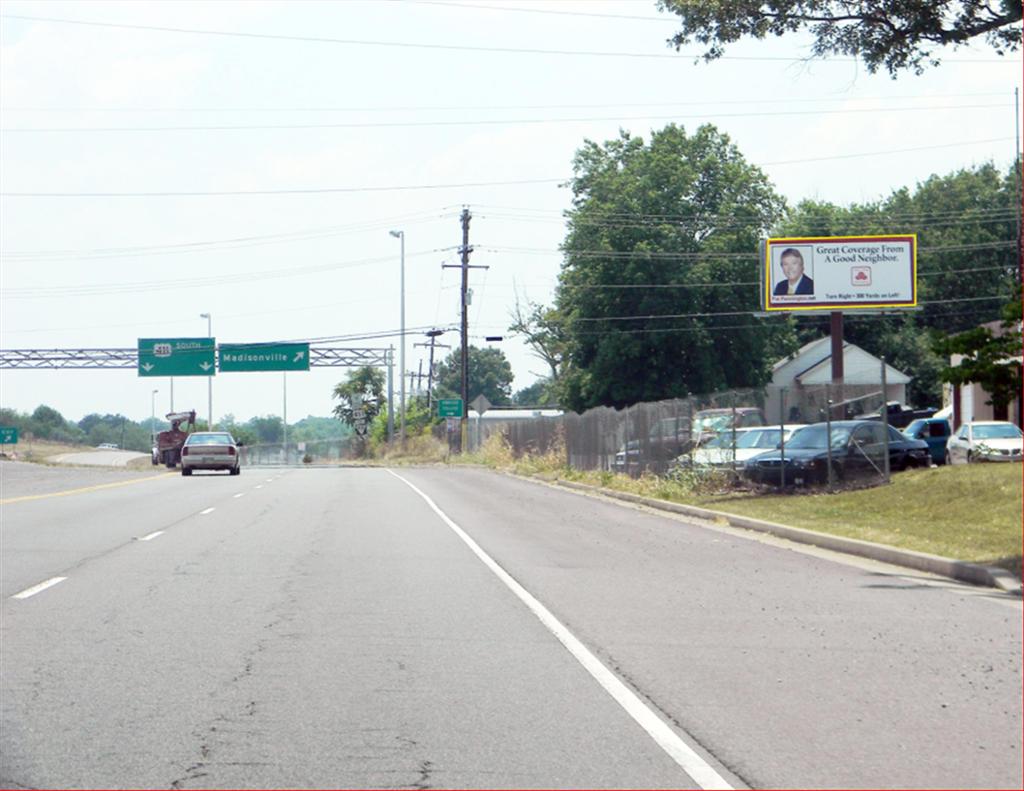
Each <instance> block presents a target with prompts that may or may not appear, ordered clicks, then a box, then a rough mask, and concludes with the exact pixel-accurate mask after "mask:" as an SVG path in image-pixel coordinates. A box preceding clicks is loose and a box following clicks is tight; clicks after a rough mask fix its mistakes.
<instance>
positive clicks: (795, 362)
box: [772, 335, 911, 386]
mask: <svg viewBox="0 0 1024 791" xmlns="http://www.w3.org/2000/svg"><path fill="white" fill-rule="evenodd" d="M881 363H882V361H881V360H880V359H879V358H878V357H875V356H874V355H873V354H869V353H868V352H866V351H864V350H863V349H862V348H860V347H859V346H857V345H856V344H854V343H848V342H844V343H843V382H844V384H848V385H857V384H880V383H881ZM773 370H774V373H773V375H772V384H774V385H780V386H786V385H789V384H790V383H792V382H796V383H798V384H802V385H817V384H828V383H830V382H831V381H832V339H831V338H830V337H829V336H827V335H826V336H825V337H824V338H818V339H817V340H815V341H811V342H810V343H808V344H805V345H804V346H803V347H802V348H801V349H800V350H799V351H797V352H796V354H795V355H793V356H791V357H786V358H784V359H782V360H780V361H779V362H778V363H776V364H775V365H774V366H773ZM885 378H886V382H887V384H890V385H905V384H908V383H909V382H910V381H911V377H909V376H907V375H906V374H905V373H903V372H902V371H900V370H897V369H896V368H893V367H892V366H891V365H889V364H888V363H886V365H885Z"/></svg>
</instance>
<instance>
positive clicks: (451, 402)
mask: <svg viewBox="0 0 1024 791" xmlns="http://www.w3.org/2000/svg"><path fill="white" fill-rule="evenodd" d="M437 416H438V417H462V399H461V398H441V399H438V402H437Z"/></svg>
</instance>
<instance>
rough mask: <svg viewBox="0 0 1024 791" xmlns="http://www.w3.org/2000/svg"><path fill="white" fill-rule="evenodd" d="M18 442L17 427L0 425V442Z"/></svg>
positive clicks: (4, 443)
mask: <svg viewBox="0 0 1024 791" xmlns="http://www.w3.org/2000/svg"><path fill="white" fill-rule="evenodd" d="M8 443H10V444H12V445H17V444H18V429H17V427H15V426H0V444H3V445H7V444H8Z"/></svg>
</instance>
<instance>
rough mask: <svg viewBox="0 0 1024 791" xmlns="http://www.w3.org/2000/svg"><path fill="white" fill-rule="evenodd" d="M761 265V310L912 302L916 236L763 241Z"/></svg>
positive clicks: (914, 297)
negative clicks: (762, 308)
mask: <svg viewBox="0 0 1024 791" xmlns="http://www.w3.org/2000/svg"><path fill="white" fill-rule="evenodd" d="M761 266H762V270H761V294H762V298H761V304H762V306H763V307H764V309H765V310H766V311H797V310H806V311H813V310H819V311H822V310H827V311H833V310H854V309H858V308H876V309H877V308H911V307H915V306H916V305H917V236H916V234H902V235H894V236H787V237H781V238H777V239H769V240H768V241H767V242H766V243H765V245H764V257H763V259H762V261H761Z"/></svg>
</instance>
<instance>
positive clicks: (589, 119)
mask: <svg viewBox="0 0 1024 791" xmlns="http://www.w3.org/2000/svg"><path fill="white" fill-rule="evenodd" d="M994 108H1000V109H1006V105H1005V104H949V105H930V106H922V107H858V108H837V109H818V110H778V111H774V112H750V111H745V112H736V113H721V112H712V113H708V112H704V113H697V114H691V115H680V114H678V113H675V114H673V115H614V116H576V117H569V118H472V119H463V120H441V121H347V122H332V123H318V124H205V125H191V126H78V127H63V126H50V127H45V126H25V127H10V126H8V127H3V128H0V133H6V134H20V133H29V132H31V133H76V134H77V133H82V134H86V133H88V134H92V133H107V132H142V133H146V132H245V131H275V130H277V131H280V130H296V129H406V128H423V127H439V126H502V125H506V124H509V125H515V124H530V125H537V124H562V123H568V124H572V123H593V122H600V121H680V120H692V119H695V118H696V119H705V118H777V117H786V116H793V115H797V116H803V115H846V114H860V113H873V114H876V115H877V114H879V113H907V112H921V111H924V110H983V109H994ZM852 156H857V155H852ZM829 158H831V157H829ZM791 161H808V160H791ZM767 164H787V163H786V162H773V163H767Z"/></svg>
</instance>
